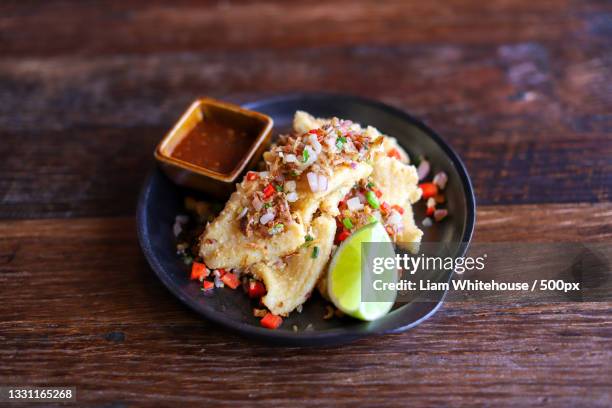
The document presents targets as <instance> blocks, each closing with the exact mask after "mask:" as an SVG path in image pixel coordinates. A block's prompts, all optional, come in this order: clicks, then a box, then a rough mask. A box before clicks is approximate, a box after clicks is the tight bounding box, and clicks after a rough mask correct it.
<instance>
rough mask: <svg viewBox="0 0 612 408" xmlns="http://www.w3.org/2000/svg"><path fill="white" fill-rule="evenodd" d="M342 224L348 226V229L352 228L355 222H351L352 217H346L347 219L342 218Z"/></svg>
mask: <svg viewBox="0 0 612 408" xmlns="http://www.w3.org/2000/svg"><path fill="white" fill-rule="evenodd" d="M342 224H344V226H345V227H346V229H351V228H353V223H352V222H351V219H350V218H348V217H346V218H345V219H343V220H342Z"/></svg>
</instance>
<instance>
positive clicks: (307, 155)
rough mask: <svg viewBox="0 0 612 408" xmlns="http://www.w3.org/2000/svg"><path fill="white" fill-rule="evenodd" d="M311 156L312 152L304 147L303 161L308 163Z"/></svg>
mask: <svg viewBox="0 0 612 408" xmlns="http://www.w3.org/2000/svg"><path fill="white" fill-rule="evenodd" d="M309 158H310V153H308V150H307V149H304V151H303V152H302V161H303V162H304V163H306V162H307V161H308V159H309Z"/></svg>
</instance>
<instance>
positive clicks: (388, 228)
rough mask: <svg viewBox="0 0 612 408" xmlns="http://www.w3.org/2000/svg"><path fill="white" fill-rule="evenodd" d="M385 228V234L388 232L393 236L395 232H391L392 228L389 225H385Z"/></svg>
mask: <svg viewBox="0 0 612 408" xmlns="http://www.w3.org/2000/svg"><path fill="white" fill-rule="evenodd" d="M385 230H387V234H389V236H393V234H395V232H393V228H391V227H390V226H387V227H386V228H385Z"/></svg>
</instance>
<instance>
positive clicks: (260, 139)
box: [155, 98, 273, 199]
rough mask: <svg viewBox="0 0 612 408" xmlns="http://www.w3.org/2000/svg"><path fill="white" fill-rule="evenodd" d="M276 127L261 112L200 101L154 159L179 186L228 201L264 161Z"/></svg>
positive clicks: (182, 119) (170, 134)
mask: <svg viewBox="0 0 612 408" xmlns="http://www.w3.org/2000/svg"><path fill="white" fill-rule="evenodd" d="M272 125H273V121H272V118H271V117H269V116H267V115H264V114H262V113H259V112H255V111H251V110H248V109H244V108H242V107H240V106H237V105H233V104H230V103H225V102H220V101H216V100H214V99H208V98H203V99H198V100H196V101H195V102H194V103H193V104H191V106H190V107H189V109H187V111H186V112H185V113H184V114H183V115H182V116H181V118H180V119H179V121H178V122H177V123H176V124H175V125H174V127H173V128H172V130H170V132H168V134H166V136H165V137H164V138H163V139H162V141H161V142H160V143H159V145H158V146H157V148H156V149H155V159H156V160H157V162H158V163H159V165H160V167H161V169H162V171H163V172H164V173H165V174H166V175H167V176H168V177H169V178H170V179H171V180H172V181H173V182H175V183H176V184H178V185H180V186H184V187H188V188H192V189H195V190H199V191H203V192H205V193H208V194H210V195H212V196H214V197H216V198H219V199H225V198H227V197H228V196H229V195H230V194H231V193H232V192H233V191H234V189H235V186H234V184H235V183H237V182H239V180H238V179H239V177H240V176H241V175H242V174H243V173H244V171H245V170H246V169H249V168H251V167H253V166H254V165H255V164H256V163H257V161H258V160H259V159H260V158H261V155H262V154H263V151H264V149H265V148H266V146H267V145H268V143H269V141H270V137H271V135H272V132H271V131H272Z"/></svg>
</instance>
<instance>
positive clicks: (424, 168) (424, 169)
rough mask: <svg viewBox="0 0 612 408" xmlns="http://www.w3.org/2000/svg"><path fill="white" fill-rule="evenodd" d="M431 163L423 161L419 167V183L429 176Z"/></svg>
mask: <svg viewBox="0 0 612 408" xmlns="http://www.w3.org/2000/svg"><path fill="white" fill-rule="evenodd" d="M429 169H430V166H429V162H428V161H427V160H425V159H422V160H421V163H420V164H419V167H418V168H417V175H418V176H419V181H420V180H423V179H424V178H425V177H427V175H428V174H429Z"/></svg>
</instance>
